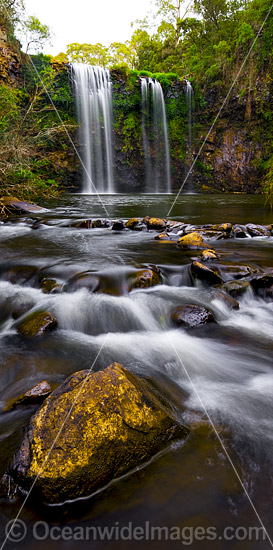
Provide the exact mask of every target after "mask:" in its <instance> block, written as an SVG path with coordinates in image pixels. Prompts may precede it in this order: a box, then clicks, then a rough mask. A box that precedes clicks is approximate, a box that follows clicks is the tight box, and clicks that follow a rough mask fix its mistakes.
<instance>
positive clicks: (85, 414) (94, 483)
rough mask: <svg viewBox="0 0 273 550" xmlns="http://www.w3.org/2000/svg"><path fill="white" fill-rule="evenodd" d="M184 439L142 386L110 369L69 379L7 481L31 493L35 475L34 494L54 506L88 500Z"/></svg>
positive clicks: (34, 425)
mask: <svg viewBox="0 0 273 550" xmlns="http://www.w3.org/2000/svg"><path fill="white" fill-rule="evenodd" d="M71 407H72V409H71ZM70 411H71V412H70ZM69 412H70V414H68V413H69ZM67 415H68V417H67ZM66 417H67V420H66ZM65 420H66V422H65ZM64 422H65V425H64V427H63V429H62V430H61V432H60V435H59V437H58V439H57V441H56V442H55V438H56V436H57V435H58V432H59V430H60V428H61V426H62V425H63V423H64ZM187 434H188V428H186V427H185V426H182V425H181V424H179V423H178V422H177V420H176V419H175V417H174V415H173V411H172V409H171V408H170V406H169V405H168V404H167V403H166V402H164V400H163V398H162V396H160V397H159V396H158V395H157V394H155V392H154V391H153V390H151V387H150V385H149V384H148V382H146V381H145V380H143V379H141V378H139V377H138V376H135V375H134V374H132V373H130V372H128V371H127V370H126V369H124V368H123V367H122V366H121V365H119V364H118V363H114V364H112V365H110V367H108V368H107V369H105V370H104V371H99V372H96V373H93V372H92V373H91V374H90V373H89V371H86V370H85V371H81V372H77V373H75V374H73V375H72V376H70V377H69V378H68V379H67V380H66V381H65V382H64V383H63V384H62V385H61V386H59V387H58V388H57V389H56V390H55V391H54V392H53V393H52V394H51V395H50V396H49V397H48V398H47V399H46V400H45V401H44V403H43V405H42V406H41V407H40V409H39V410H38V411H37V413H36V414H35V415H34V416H33V418H32V419H31V421H30V424H29V426H28V428H27V430H26V433H25V436H24V440H23V442H22V444H21V447H20V449H19V451H18V452H17V454H16V455H15V457H14V459H13V463H12V465H11V466H10V470H9V475H11V477H12V478H13V480H14V481H15V482H16V483H17V484H18V485H19V487H21V489H23V490H29V488H30V487H31V486H32V483H33V481H34V480H35V479H36V476H37V474H39V478H38V480H37V482H36V485H35V492H36V494H37V495H38V496H39V498H41V499H42V500H43V501H44V502H48V503H52V504H53V503H60V502H64V501H66V500H71V499H76V498H79V497H83V496H88V495H90V494H92V493H93V492H94V491H96V490H98V489H99V488H102V487H104V486H105V485H106V484H107V483H109V482H110V481H111V480H112V479H114V478H116V477H119V476H120V475H122V474H124V473H125V472H128V471H130V470H131V469H132V468H134V467H135V466H137V465H139V464H140V463H143V462H145V461H146V460H148V459H149V458H150V457H151V456H153V455H154V454H155V453H157V452H158V451H159V450H161V449H162V448H163V447H164V446H166V445H167V444H168V442H169V441H171V440H173V439H178V438H183V437H185V436H186V435H187ZM54 442H55V444H54ZM53 444H54V445H53ZM52 446H53V448H52V451H51V452H50V450H51V447H52ZM49 452H50V454H49ZM46 457H48V459H47V461H46V462H45V463H44V461H45V459H46ZM42 466H43V468H42V471H41V467H42Z"/></svg>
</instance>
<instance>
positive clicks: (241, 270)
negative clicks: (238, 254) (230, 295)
mask: <svg viewBox="0 0 273 550" xmlns="http://www.w3.org/2000/svg"><path fill="white" fill-rule="evenodd" d="M256 272H257V268H256V267H254V266H250V265H238V264H237V265H233V264H221V274H222V277H223V279H224V281H225V282H226V281H227V282H228V281H230V280H231V279H236V280H237V279H244V278H245V277H250V276H251V275H253V274H254V273H256Z"/></svg>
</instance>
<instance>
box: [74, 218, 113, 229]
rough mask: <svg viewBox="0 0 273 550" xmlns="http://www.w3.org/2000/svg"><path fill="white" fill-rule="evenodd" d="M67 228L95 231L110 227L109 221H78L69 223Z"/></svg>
mask: <svg viewBox="0 0 273 550" xmlns="http://www.w3.org/2000/svg"><path fill="white" fill-rule="evenodd" d="M68 227H76V228H77V229H97V228H101V227H110V222H109V220H100V219H98V220H92V219H90V220H80V221H77V222H73V223H69V224H68Z"/></svg>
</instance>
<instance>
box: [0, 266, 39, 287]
mask: <svg viewBox="0 0 273 550" xmlns="http://www.w3.org/2000/svg"><path fill="white" fill-rule="evenodd" d="M0 271H1V272H2V274H1V279H2V280H4V281H8V282H9V283H12V284H13V285H15V284H17V285H22V284H24V283H26V282H27V281H30V279H31V278H32V277H33V276H34V275H35V273H36V272H37V271H38V267H36V266H32V265H14V266H11V267H5V266H2V267H1V270H0Z"/></svg>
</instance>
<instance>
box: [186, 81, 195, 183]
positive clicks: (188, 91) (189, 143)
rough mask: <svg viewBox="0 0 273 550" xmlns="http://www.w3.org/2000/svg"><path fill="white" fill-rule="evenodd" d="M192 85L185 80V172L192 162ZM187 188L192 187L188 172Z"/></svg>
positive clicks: (190, 176) (190, 175)
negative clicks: (186, 131)
mask: <svg viewBox="0 0 273 550" xmlns="http://www.w3.org/2000/svg"><path fill="white" fill-rule="evenodd" d="M193 100H194V94H193V87H192V85H191V83H190V82H189V80H186V91H185V102H186V113H187V126H188V139H187V164H188V166H187V172H188V170H190V167H191V164H192V118H193ZM187 184H188V185H187V188H188V189H189V188H191V187H192V173H190V174H189V177H188V180H187Z"/></svg>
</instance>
